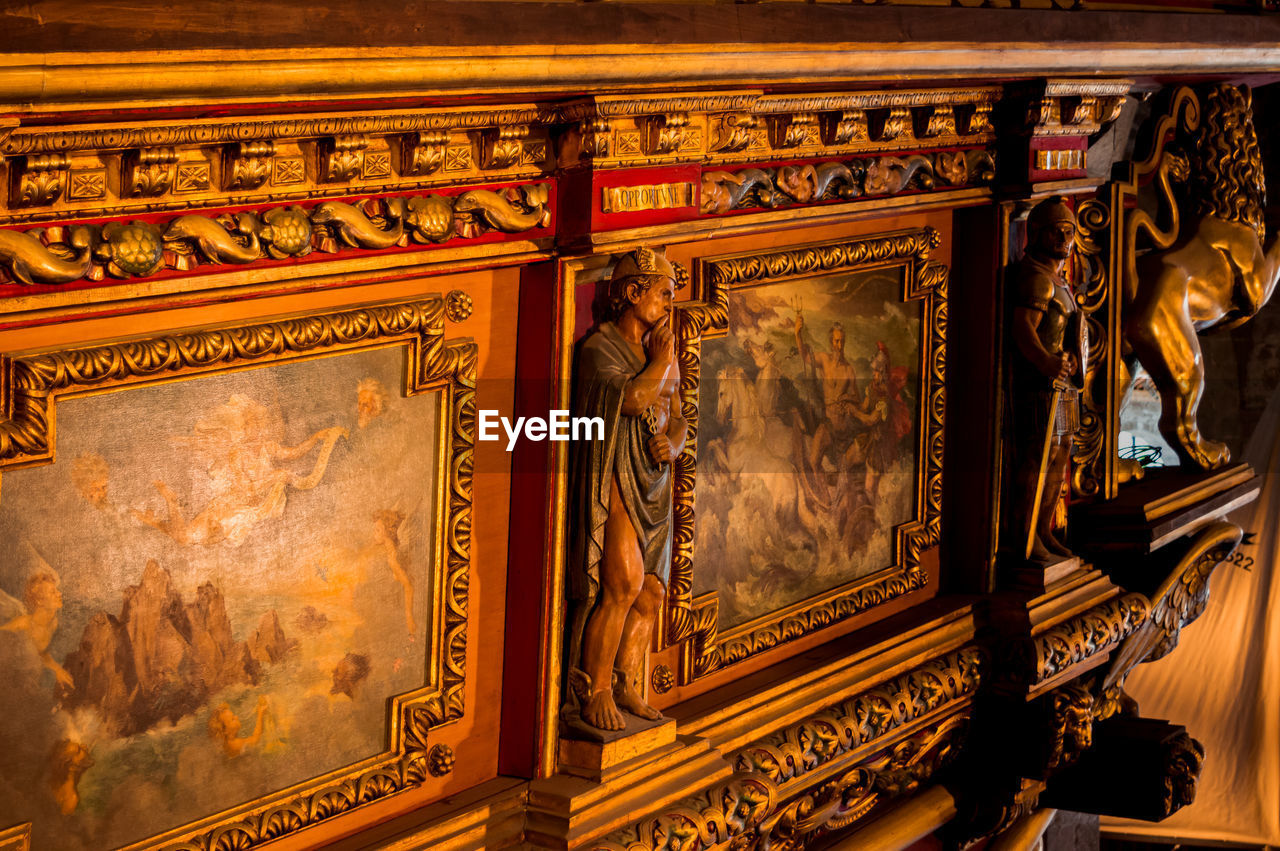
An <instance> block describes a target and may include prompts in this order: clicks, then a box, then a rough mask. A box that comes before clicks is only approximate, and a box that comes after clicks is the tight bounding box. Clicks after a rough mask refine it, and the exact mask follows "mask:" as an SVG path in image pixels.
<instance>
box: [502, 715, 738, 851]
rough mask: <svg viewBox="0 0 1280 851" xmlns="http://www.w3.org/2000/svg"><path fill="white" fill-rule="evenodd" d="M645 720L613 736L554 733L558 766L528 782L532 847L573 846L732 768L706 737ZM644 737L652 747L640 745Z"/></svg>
mask: <svg viewBox="0 0 1280 851" xmlns="http://www.w3.org/2000/svg"><path fill="white" fill-rule="evenodd" d="M651 723H653V724H655V726H654V727H652V728H650V729H647V730H643V731H640V732H638V733H635V734H634V735H630V736H628V735H625V731H624V735H623V736H621V737H619V738H618V739H616V740H615V741H613V742H604V741H600V742H588V741H582V740H565V739H563V738H562V739H561V741H560V750H559V753H560V763H561V764H560V770H561V772H562V773H560V774H556V775H554V776H552V777H547V778H544V779H541V780H534V781H533V782H532V783H530V784H529V810H528V821H527V822H526V826H525V841H526V842H527V843H528V844H529V845H530V846H532V847H535V848H548V849H569V848H578V847H581V846H583V845H584V844H586V843H589V842H592V841H594V840H597V839H600V838H602V837H603V836H605V835H607V834H608V833H609V832H610V831H613V830H617V829H619V828H622V827H625V826H626V825H627V824H628V823H629V822H631V821H634V820H635V818H636V815H637V814H638V813H643V812H652V811H655V810H657V809H659V808H661V807H663V806H666V805H668V804H672V803H675V802H677V801H680V800H681V799H683V798H686V797H688V796H690V795H693V794H696V793H697V792H698V791H700V790H702V789H705V788H707V786H708V785H713V784H714V783H716V782H717V781H720V780H723V779H725V778H727V777H729V775H731V774H732V773H733V769H732V766H730V764H729V762H728V761H727V760H726V759H725V758H724V756H723V755H722V754H721V753H720V752H719V751H716V750H712V748H711V746H710V744H709V743H708V741H707V740H706V739H704V738H701V737H698V736H677V735H675V725H676V722H675V721H674V720H671V719H663V720H661V721H657V722H651ZM668 737H669V738H668ZM645 744H647V745H650V746H652V748H651V749H649V750H642V745H645ZM619 760H620V761H619ZM583 763H589V765H583Z"/></svg>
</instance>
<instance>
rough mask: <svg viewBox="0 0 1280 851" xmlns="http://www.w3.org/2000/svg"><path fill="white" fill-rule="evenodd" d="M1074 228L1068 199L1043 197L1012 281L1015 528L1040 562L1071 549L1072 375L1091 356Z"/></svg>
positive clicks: (1075, 416) (1075, 401)
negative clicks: (1064, 506) (1071, 264)
mask: <svg viewBox="0 0 1280 851" xmlns="http://www.w3.org/2000/svg"><path fill="white" fill-rule="evenodd" d="M1075 235H1076V221H1075V216H1074V215H1073V214H1072V212H1071V208H1069V207H1068V206H1067V204H1066V201H1065V200H1064V199H1062V198H1060V197H1054V198H1048V199H1045V200H1044V201H1041V202H1040V203H1038V204H1036V206H1035V207H1034V208H1032V210H1031V213H1030V215H1029V216H1028V217H1027V249H1026V253H1025V254H1024V255H1023V258H1022V261H1021V262H1020V263H1019V264H1018V268H1017V273H1016V275H1015V278H1014V282H1013V287H1012V298H1013V305H1012V307H1013V311H1012V318H1011V322H1012V336H1013V344H1014V345H1013V352H1012V366H1011V373H1012V376H1011V377H1012V394H1011V396H1012V398H1011V404H1012V408H1013V410H1012V416H1013V448H1014V464H1015V469H1016V471H1017V484H1018V494H1019V499H1018V501H1017V504H1016V506H1015V514H1016V516H1017V520H1018V522H1017V524H1016V526H1015V528H1016V529H1017V530H1018V533H1019V536H1018V538H1017V542H1018V546H1019V548H1020V549H1022V550H1023V554H1024V555H1025V556H1026V558H1027V559H1028V560H1029V561H1035V562H1041V563H1048V562H1053V561H1058V560H1060V559H1063V558H1069V557H1070V556H1071V555H1072V553H1071V551H1070V550H1068V549H1067V547H1066V546H1065V545H1064V544H1063V542H1062V541H1061V540H1060V539H1059V538H1058V537H1057V535H1056V534H1055V531H1054V528H1053V517H1054V508H1055V506H1056V505H1057V503H1058V499H1059V496H1060V494H1061V492H1062V488H1063V485H1064V484H1065V483H1066V481H1067V476H1068V474H1069V471H1070V461H1071V437H1072V435H1073V434H1075V432H1076V430H1077V428H1078V427H1079V421H1080V402H1079V394H1078V391H1077V390H1076V387H1075V386H1073V383H1072V382H1073V378H1077V377H1078V378H1081V379H1082V373H1083V364H1084V360H1085V355H1084V351H1083V342H1084V335H1083V326H1082V324H1081V322H1080V314H1079V313H1078V312H1077V310H1076V302H1075V295H1074V294H1073V293H1072V291H1071V285H1070V284H1069V283H1068V281H1067V279H1066V272H1065V270H1066V267H1067V263H1068V261H1069V260H1070V259H1071V252H1072V249H1073V247H1074V244H1075Z"/></svg>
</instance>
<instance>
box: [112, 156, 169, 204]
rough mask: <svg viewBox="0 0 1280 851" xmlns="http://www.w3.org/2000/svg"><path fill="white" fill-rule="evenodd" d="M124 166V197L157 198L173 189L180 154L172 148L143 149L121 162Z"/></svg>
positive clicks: (125, 157)
mask: <svg viewBox="0 0 1280 851" xmlns="http://www.w3.org/2000/svg"><path fill="white" fill-rule="evenodd" d="M121 162H122V163H123V166H124V179H123V181H122V182H123V184H124V187H125V189H124V195H125V196H127V197H131V198H136V197H144V198H156V197H159V196H161V195H164V194H165V193H166V192H168V191H169V190H170V189H172V188H173V178H174V166H175V165H176V163H177V162H178V153H177V151H176V150H175V149H174V148H172V147H157V148H141V149H139V150H136V151H130V152H129V153H128V154H126V155H125V156H124V157H123V159H122V160H121Z"/></svg>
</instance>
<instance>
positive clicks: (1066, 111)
mask: <svg viewBox="0 0 1280 851" xmlns="http://www.w3.org/2000/svg"><path fill="white" fill-rule="evenodd" d="M1132 86H1133V81H1132V80H1048V81H1046V82H1045V83H1044V84H1043V89H1041V90H1040V91H1039V92H1037V93H1036V94H1033V95H1032V96H1031V98H1030V100H1029V101H1028V105H1027V117H1026V127H1027V129H1028V130H1029V131H1030V132H1031V135H1033V136H1092V135H1093V134H1095V133H1097V132H1099V131H1101V130H1102V129H1103V127H1105V126H1106V125H1107V124H1110V123H1111V122H1112V121H1115V120H1116V119H1117V118H1119V117H1120V111H1121V109H1123V107H1124V99H1125V95H1126V94H1127V93H1128V92H1129V89H1130V88H1131V87H1132Z"/></svg>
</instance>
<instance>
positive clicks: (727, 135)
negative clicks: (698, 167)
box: [709, 112, 759, 154]
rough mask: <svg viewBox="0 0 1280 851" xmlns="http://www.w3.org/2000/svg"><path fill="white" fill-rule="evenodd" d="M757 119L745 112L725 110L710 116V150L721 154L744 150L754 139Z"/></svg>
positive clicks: (757, 123) (757, 124)
mask: <svg viewBox="0 0 1280 851" xmlns="http://www.w3.org/2000/svg"><path fill="white" fill-rule="evenodd" d="M758 126H759V121H758V120H757V118H756V117H755V116H754V115H751V114H750V113H747V112H725V113H720V114H718V115H713V116H711V119H710V122H709V130H710V134H711V143H710V150H711V151H714V152H715V153H721V154H734V153H738V152H739V151H745V150H747V148H750V147H751V146H752V143H753V142H755V141H756V138H755V134H754V131H755V129H756V128H757V127H758Z"/></svg>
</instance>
